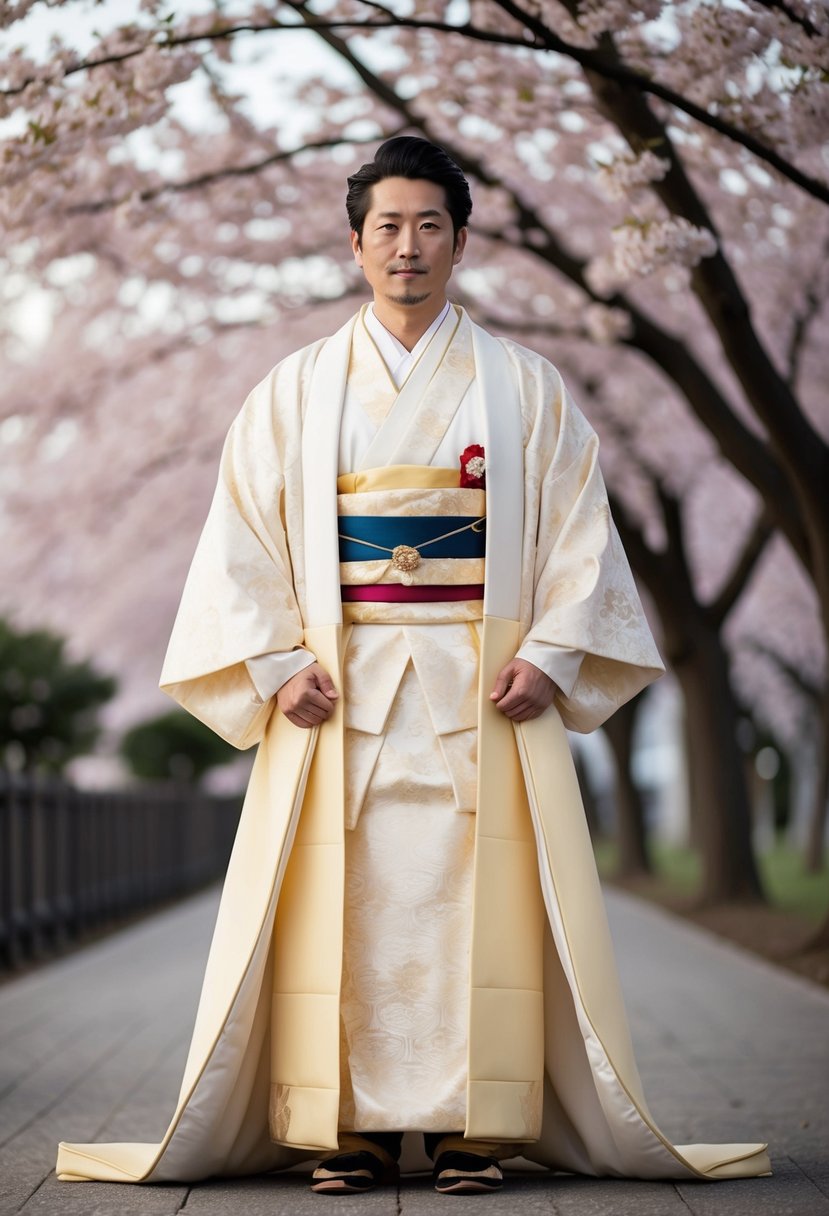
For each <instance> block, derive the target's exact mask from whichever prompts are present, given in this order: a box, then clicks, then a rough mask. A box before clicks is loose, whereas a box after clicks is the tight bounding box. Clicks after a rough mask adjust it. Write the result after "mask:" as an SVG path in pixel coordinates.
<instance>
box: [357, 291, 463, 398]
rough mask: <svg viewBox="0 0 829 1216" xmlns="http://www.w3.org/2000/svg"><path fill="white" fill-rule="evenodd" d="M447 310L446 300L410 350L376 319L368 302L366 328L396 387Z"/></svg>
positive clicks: (420, 353)
mask: <svg viewBox="0 0 829 1216" xmlns="http://www.w3.org/2000/svg"><path fill="white" fill-rule="evenodd" d="M448 312H449V301H448V300H447V301H446V303H445V304H444V306H443V308H442V309H441V310H440V313H439V314H438V315H437V316H436V317H435V319H434V321H433V322H432V324H431V325H430V326H429V328H428V329H427V330H426V332H425V333H424V334H423V335H422V336H421V337H420V338H419V339H418V340H417V342H416V343H415V345H414V346H413V347H412V349H411V350H406V347H405V346H404V345H403V343H402V342H400V341H399V340H398V339H397V338H396V337H395V336H394V334H393V333H392V332H391V331H390V330H388V329H386V327H385V325H384V324H383V322H382V321H379V320H378V319H377V315H376V313H375V311H374V305H373V304H369V306H368V308H367V309H366V311H365V317H364V320H365V323H366V329H367V330H368V332H369V333H370V334H371V336H372V338H373V339H374V342H375V345H376V346H377V349H378V350H379V352H380V354H381V355H382V357H383V361H384V363H385V364H386V366H387V367H388V369H389V375H390V376H391V378H392V380H393V381H394V383H395V384H396V385H397V387H398V388H400V386H401V384H402V383H403V381H404V380H405V379H406V376H407V375H408V373H409V371H410V370H411V368H412V367H413V366H414V364H415V363H416V362H417V360H418V359H419V358H420V356H421V355H422V354H423V352H424V350H425V349H426V347H427V346H428V345H429V343H430V342H431V340H432V338H433V337H434V335H435V334H436V333H437V331H438V329H439V328H440V326H441V324H442V322H443V320H444V319H445V317H446V314H447V313H448Z"/></svg>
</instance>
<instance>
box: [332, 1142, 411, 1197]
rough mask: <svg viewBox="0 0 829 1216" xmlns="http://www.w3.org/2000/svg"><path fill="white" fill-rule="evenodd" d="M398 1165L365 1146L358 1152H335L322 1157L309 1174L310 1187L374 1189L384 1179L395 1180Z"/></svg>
mask: <svg viewBox="0 0 829 1216" xmlns="http://www.w3.org/2000/svg"><path fill="white" fill-rule="evenodd" d="M399 1178H400V1169H399V1167H398V1166H397V1165H396V1164H395V1165H394V1166H387V1165H386V1164H385V1162H383V1161H381V1160H380V1158H379V1157H376V1156H375V1155H374V1153H370V1152H368V1151H367V1150H366V1151H363V1152H358V1153H337V1155H336V1156H334V1157H328V1158H327V1159H326V1160H325V1161H322V1162H321V1163H320V1164H319V1165H318V1166H317V1168H316V1169H315V1170H314V1172H313V1174H312V1175H311V1190H312V1191H318V1192H320V1193H322V1194H325V1193H328V1194H331V1195H353V1194H354V1193H355V1192H358V1193H359V1192H363V1191H373V1190H374V1188H375V1187H376V1186H378V1185H380V1184H383V1183H391V1182H397V1181H398V1179H399Z"/></svg>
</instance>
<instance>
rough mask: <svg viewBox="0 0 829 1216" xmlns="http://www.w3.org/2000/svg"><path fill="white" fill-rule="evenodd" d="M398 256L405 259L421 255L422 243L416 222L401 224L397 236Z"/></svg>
mask: <svg viewBox="0 0 829 1216" xmlns="http://www.w3.org/2000/svg"><path fill="white" fill-rule="evenodd" d="M397 256H398V257H400V258H405V259H409V258H417V257H419V256H420V243H419V239H418V232H417V225H416V224H401V226H400V231H399V233H398V236H397Z"/></svg>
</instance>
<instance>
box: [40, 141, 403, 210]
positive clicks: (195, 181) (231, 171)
mask: <svg viewBox="0 0 829 1216" xmlns="http://www.w3.org/2000/svg"><path fill="white" fill-rule="evenodd" d="M399 129H402V128H399ZM391 134H392V135H395V134H397V130H393V131H392V132H391ZM380 138H381V139H386V138H389V137H388V136H381V137H380ZM376 142H377V136H376V135H372V136H370V137H369V136H366V137H364V138H361V139H348V140H344V139H342V138H341V137H339V136H338V137H336V138H332V139H318V140H311V141H309V142H308V143H306V144H303V145H302V147H301V148H289V149H284V148H283V149H282V150H281V151H279V152H274V153H272V154H271V155H270V156H265V157H263V158H262V160H256V161H251V162H250V163H249V164H247V165H224V166H223V167H222V168H221V169H214V170H213V171H212V172H210V173H200V174H199V175H198V177H189V178H187V179H185V180H183V181H178V182H162V183H161V185H160V186H153V187H148V188H147V189H146V190H139V191H138V192H137V193H138V198H139V200H140V201H141V202H142V203H149V202H152V200H153V199H156V198H160V197H161V196H162V195H165V194H187V193H188V192H189V191H191V190H200V189H202V187H204V186H213V185H215V184H216V182H220V181H223V180H224V179H225V178H232V177H251V176H253V175H254V174H256V173H261V172H262V170H263V169H269V168H271V166H272V165H278V164H281V163H282V162H284V161H287V160H290V159H291V158H292V157H294V156H296V155H298V153H300V152H317V151H320V150H324V149H326V148H339V147H342V145H343V144H344V143H348V144H374V143H376ZM129 197H131V196H129V195H128V196H126V197H124V198H101V199H97V200H95V201H93V202H89V203H75V204H73V205H72V206H71V207H67V208H66V209H65V211H64V213H63V214H64V215H99V214H100V213H101V212H103V211H111V210H112V209H113V208H115V207H120V206H121V204H122V203H125V202H126V201H127V198H129Z"/></svg>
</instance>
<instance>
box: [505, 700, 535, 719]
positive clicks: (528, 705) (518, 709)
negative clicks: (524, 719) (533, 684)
mask: <svg viewBox="0 0 829 1216" xmlns="http://www.w3.org/2000/svg"><path fill="white" fill-rule="evenodd" d="M499 708H500V707H499ZM535 708H536V706H535V703H534V702H533V701H528V700H526V698H525V699H523V700H521V701H518V702H516V703H515V704H513V705H511V706H510V707H509V708H508V709H504V710H503V712H504V713H505V714H506V715H507V717H508V718H513V719H514V718H518V717H520V716H521V715H523V714H527V713H532V711H533V710H534V709H535Z"/></svg>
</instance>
